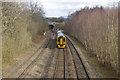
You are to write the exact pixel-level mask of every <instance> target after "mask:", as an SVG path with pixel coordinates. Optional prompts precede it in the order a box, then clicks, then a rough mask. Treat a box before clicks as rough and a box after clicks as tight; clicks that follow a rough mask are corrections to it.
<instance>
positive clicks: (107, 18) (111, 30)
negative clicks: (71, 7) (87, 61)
mask: <svg viewBox="0 0 120 80" xmlns="http://www.w3.org/2000/svg"><path fill="white" fill-rule="evenodd" d="M65 31H66V32H67V33H69V34H71V35H72V36H74V37H75V38H77V40H78V41H80V42H81V43H82V45H84V46H85V48H86V50H87V51H88V53H89V54H90V55H94V56H95V57H96V58H97V60H98V62H99V63H100V64H102V65H104V66H105V65H106V67H108V66H109V67H111V68H112V69H113V70H116V71H117V69H118V11H117V7H112V8H103V7H100V8H99V7H95V8H91V9H90V8H87V7H86V8H84V9H82V10H80V11H76V12H75V13H73V14H71V15H69V19H68V20H67V22H66V26H65Z"/></svg>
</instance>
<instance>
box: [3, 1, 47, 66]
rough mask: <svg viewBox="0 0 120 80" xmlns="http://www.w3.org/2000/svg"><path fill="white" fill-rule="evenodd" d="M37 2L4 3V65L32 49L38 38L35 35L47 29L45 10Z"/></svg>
mask: <svg viewBox="0 0 120 80" xmlns="http://www.w3.org/2000/svg"><path fill="white" fill-rule="evenodd" d="M37 4H38V3H30V2H28V3H27V2H26V3H18V2H3V3H2V7H3V8H2V53H3V54H2V56H3V57H2V58H3V59H2V60H3V61H2V62H3V65H4V64H5V63H8V62H9V63H10V62H11V61H12V60H13V58H15V57H18V56H19V55H21V54H22V53H23V54H24V53H25V52H26V51H28V50H30V49H31V48H32V47H33V45H34V42H35V40H37V39H35V37H36V36H38V35H41V34H43V32H45V31H46V30H47V25H48V24H47V22H46V20H45V19H44V12H43V11H42V8H41V7H40V6H38V5H37ZM39 5H40V4H39ZM37 38H38V37H37Z"/></svg>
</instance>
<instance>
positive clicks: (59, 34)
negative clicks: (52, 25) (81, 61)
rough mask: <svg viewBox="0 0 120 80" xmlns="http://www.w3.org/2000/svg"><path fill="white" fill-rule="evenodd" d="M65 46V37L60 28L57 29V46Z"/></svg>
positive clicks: (60, 47) (61, 47) (62, 47)
mask: <svg viewBox="0 0 120 80" xmlns="http://www.w3.org/2000/svg"><path fill="white" fill-rule="evenodd" d="M65 47H66V37H65V35H64V34H63V33H62V31H61V30H59V31H57V48H59V49H64V48H65Z"/></svg>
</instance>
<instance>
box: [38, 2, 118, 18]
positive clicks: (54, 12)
mask: <svg viewBox="0 0 120 80" xmlns="http://www.w3.org/2000/svg"><path fill="white" fill-rule="evenodd" d="M39 1H40V2H41V4H42V5H43V8H44V11H45V16H46V17H60V16H67V15H68V13H69V12H70V13H72V12H74V11H76V10H80V9H81V8H84V7H85V6H89V7H94V6H96V5H98V6H104V7H105V6H111V5H112V4H113V3H114V2H118V1H120V0H39Z"/></svg>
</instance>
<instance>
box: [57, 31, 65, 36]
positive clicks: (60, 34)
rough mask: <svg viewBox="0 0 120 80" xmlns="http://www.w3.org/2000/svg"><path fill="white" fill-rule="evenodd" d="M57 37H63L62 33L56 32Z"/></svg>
mask: <svg viewBox="0 0 120 80" xmlns="http://www.w3.org/2000/svg"><path fill="white" fill-rule="evenodd" d="M59 36H65V35H64V34H63V33H62V31H58V32H57V37H59Z"/></svg>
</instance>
